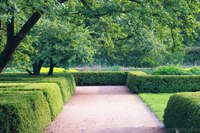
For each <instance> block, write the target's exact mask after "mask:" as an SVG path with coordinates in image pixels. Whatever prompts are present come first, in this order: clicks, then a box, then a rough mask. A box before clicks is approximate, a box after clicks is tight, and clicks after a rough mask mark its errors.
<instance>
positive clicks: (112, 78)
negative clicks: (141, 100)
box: [72, 72, 127, 86]
mask: <svg viewBox="0 0 200 133" xmlns="http://www.w3.org/2000/svg"><path fill="white" fill-rule="evenodd" d="M72 74H73V76H74V78H75V81H76V85H78V86H84V85H125V84H126V78H127V73H126V72H75V73H72Z"/></svg>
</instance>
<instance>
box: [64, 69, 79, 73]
mask: <svg viewBox="0 0 200 133" xmlns="http://www.w3.org/2000/svg"><path fill="white" fill-rule="evenodd" d="M65 72H69V73H71V72H79V71H78V70H76V69H66V70H65Z"/></svg>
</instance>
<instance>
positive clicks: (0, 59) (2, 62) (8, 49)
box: [0, 12, 41, 73]
mask: <svg viewBox="0 0 200 133" xmlns="http://www.w3.org/2000/svg"><path fill="white" fill-rule="evenodd" d="M40 17H41V14H40V13H39V12H35V13H34V14H33V15H32V16H31V17H30V18H29V19H28V21H27V22H26V23H25V24H24V26H23V27H22V28H21V30H20V31H19V32H18V34H17V35H16V36H13V34H14V25H13V24H14V19H13V20H11V22H8V24H7V36H8V38H7V44H6V46H5V48H4V49H3V51H2V53H1V54H0V73H1V72H2V71H3V69H4V68H5V67H6V65H7V64H8V62H9V61H10V59H11V57H12V55H13V53H14V51H15V49H16V48H17V46H18V45H19V44H20V42H21V41H22V39H23V38H24V37H25V36H26V34H27V33H28V32H29V31H30V29H31V28H32V27H33V26H34V25H35V23H36V22H37V21H38V20H39V18H40ZM12 21H13V22H12ZM10 35H11V36H10Z"/></svg>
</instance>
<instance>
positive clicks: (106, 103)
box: [45, 86, 164, 133]
mask: <svg viewBox="0 0 200 133" xmlns="http://www.w3.org/2000/svg"><path fill="white" fill-rule="evenodd" d="M45 133H164V131H163V130H162V129H160V128H159V127H158V125H157V124H156V122H155V121H154V120H153V118H152V117H151V115H150V114H149V112H148V111H147V110H146V109H145V107H144V105H143V104H141V101H140V99H138V97H137V96H136V95H133V94H130V93H129V92H128V89H127V88H126V87H125V86H95V87H94V86H92V87H77V91H76V95H74V96H73V97H72V99H71V101H70V102H69V103H67V104H66V105H65V106H64V109H63V111H62V113H60V115H59V116H58V118H57V119H56V120H55V121H54V122H52V124H51V125H50V126H49V128H48V129H47V130H46V131H45Z"/></svg>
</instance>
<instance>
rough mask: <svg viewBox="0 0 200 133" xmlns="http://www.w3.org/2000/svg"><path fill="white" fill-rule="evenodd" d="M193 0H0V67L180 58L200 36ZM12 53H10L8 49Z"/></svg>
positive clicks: (144, 63) (148, 63) (139, 63)
mask: <svg viewBox="0 0 200 133" xmlns="http://www.w3.org/2000/svg"><path fill="white" fill-rule="evenodd" d="M199 9H200V2H199V1H198V0H193V1H189V0H177V1H158V0H156V1H149V0H122V1H119V0H109V1H108V0H101V1H95V0H70V1H69V0H59V1H55V0H48V1H43V0H36V1H29V0H28V1H27V0H21V1H19V2H15V1H13V0H8V1H4V0H1V2H0V11H1V14H0V15H1V16H0V41H1V45H0V50H1V54H0V71H2V70H3V69H4V68H5V67H6V65H7V64H8V62H9V61H10V60H11V59H12V62H10V63H9V65H10V66H17V65H18V66H23V67H24V68H26V67H30V65H32V66H33V71H31V70H27V71H28V72H29V73H30V74H39V72H40V68H41V66H50V71H49V74H50V75H51V74H52V72H53V68H54V67H55V66H58V67H68V66H70V65H75V66H80V65H91V64H101V65H122V66H134V67H152V66H157V65H163V64H167V63H181V61H184V58H183V57H184V55H185V53H186V52H187V51H186V50H185V48H186V47H189V46H193V47H194V46H198V45H199V41H200V36H199V34H200V10H199ZM13 53H14V54H13Z"/></svg>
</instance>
